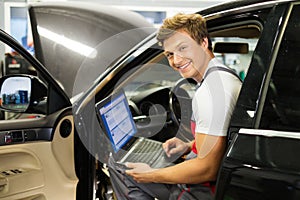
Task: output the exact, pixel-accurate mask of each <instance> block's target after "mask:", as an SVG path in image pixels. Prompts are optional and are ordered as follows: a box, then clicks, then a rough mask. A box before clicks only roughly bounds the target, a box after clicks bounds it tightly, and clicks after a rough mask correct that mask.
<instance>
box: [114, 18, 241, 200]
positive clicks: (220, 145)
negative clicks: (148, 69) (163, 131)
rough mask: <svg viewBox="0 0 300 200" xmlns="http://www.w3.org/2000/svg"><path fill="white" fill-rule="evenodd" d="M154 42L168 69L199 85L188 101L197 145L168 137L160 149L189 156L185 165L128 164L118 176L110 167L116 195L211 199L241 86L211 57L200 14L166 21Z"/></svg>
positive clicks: (236, 78)
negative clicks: (191, 79)
mask: <svg viewBox="0 0 300 200" xmlns="http://www.w3.org/2000/svg"><path fill="white" fill-rule="evenodd" d="M157 39H158V41H159V43H160V44H161V45H162V47H163V49H164V54H165V56H166V57H167V58H168V61H169V64H170V66H171V67H172V68H173V69H174V70H176V71H178V72H179V73H180V74H181V76H182V77H184V78H193V79H195V80H196V81H197V82H198V83H199V88H198V89H197V91H196V93H195V96H194V98H193V102H192V109H193V121H194V126H193V127H194V129H195V130H194V133H195V140H194V141H193V142H189V143H185V142H183V141H181V140H179V139H178V138H172V139H170V140H168V141H166V142H165V143H164V144H163V147H164V149H165V151H166V154H167V155H168V156H171V155H172V154H178V153H179V152H181V153H186V154H188V155H187V159H186V160H185V161H184V162H182V163H179V164H176V165H174V166H171V167H166V168H162V169H152V168H150V167H149V166H148V165H146V164H143V163H128V164H127V167H128V168H129V169H128V170H126V171H125V172H123V173H122V172H121V171H120V170H118V169H117V167H116V166H114V165H113V163H112V162H111V163H110V174H111V180H112V184H113V187H114V192H115V194H116V196H117V198H118V199H139V200H141V199H143V200H144V199H154V198H157V199H212V198H213V191H212V190H211V188H210V187H208V186H207V184H208V183H210V182H212V181H216V177H217V173H218V169H219V167H220V163H221V160H222V157H223V155H224V152H225V147H226V135H227V128H228V124H229V119H230V117H231V114H232V111H233V109H234V106H235V103H236V99H237V97H238V94H239V91H240V86H241V82H240V80H239V79H238V77H236V76H235V75H234V74H232V73H230V72H229V70H228V68H227V67H226V66H224V65H223V64H221V63H220V62H219V61H218V60H217V59H216V58H215V57H214V55H213V53H212V50H211V49H212V48H211V43H210V39H209V35H208V31H207V28H206V22H205V19H204V18H203V17H202V16H201V15H199V14H177V15H175V16H174V17H172V18H168V19H165V20H164V23H163V25H162V26H161V27H160V29H159V31H158V34H157ZM216 67H219V68H220V67H221V68H223V69H224V68H225V69H227V70H220V69H219V68H218V69H216Z"/></svg>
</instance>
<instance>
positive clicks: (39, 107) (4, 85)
mask: <svg viewBox="0 0 300 200" xmlns="http://www.w3.org/2000/svg"><path fill="white" fill-rule="evenodd" d="M46 99H47V87H46V85H45V84H44V83H42V82H41V81H40V80H39V79H38V78H37V77H35V76H31V75H8V76H4V77H1V78H0V109H1V110H4V111H9V112H21V113H40V114H45V113H46V107H45V106H46Z"/></svg>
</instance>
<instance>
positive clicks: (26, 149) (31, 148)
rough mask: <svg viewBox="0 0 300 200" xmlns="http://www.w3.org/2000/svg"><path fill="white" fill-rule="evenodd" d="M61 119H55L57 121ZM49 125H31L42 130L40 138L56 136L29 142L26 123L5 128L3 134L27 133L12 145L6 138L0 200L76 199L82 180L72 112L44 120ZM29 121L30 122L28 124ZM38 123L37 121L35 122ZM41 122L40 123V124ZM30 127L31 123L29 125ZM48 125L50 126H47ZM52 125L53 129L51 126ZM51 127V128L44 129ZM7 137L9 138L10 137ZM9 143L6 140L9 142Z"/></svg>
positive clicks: (0, 167) (0, 170)
mask: <svg viewBox="0 0 300 200" xmlns="http://www.w3.org/2000/svg"><path fill="white" fill-rule="evenodd" d="M54 116H56V118H57V119H55V117H54ZM43 120H44V121H45V123H41V124H39V126H40V128H39V127H37V126H33V125H32V124H34V125H37V123H35V122H34V123H31V127H35V129H31V130H39V131H37V132H36V133H37V134H36V135H41V134H43V130H44V132H45V133H46V134H48V133H49V130H52V134H51V135H50V136H51V137H49V135H47V136H45V137H43V136H40V137H36V140H31V141H26V140H25V134H24V132H25V133H26V130H28V128H29V127H30V125H28V126H27V129H17V128H16V127H24V126H23V124H24V121H22V122H20V120H18V121H15V123H13V122H10V125H11V127H13V128H10V129H8V126H9V125H7V124H6V125H5V129H3V128H2V126H1V125H2V122H0V127H1V130H2V131H1V133H2V134H3V133H6V134H7V135H9V134H8V133H12V132H14V133H23V139H22V141H21V139H20V140H19V141H16V142H13V141H12V142H11V143H8V144H3V141H4V142H5V135H4V137H2V143H1V146H0V163H1V165H0V199H1V200H2V199H3V200H4V199H76V196H75V194H76V185H77V182H78V179H77V177H76V174H75V166H74V128H73V127H74V122H73V117H72V115H71V113H70V112H63V113H56V114H55V115H54V114H53V115H49V116H48V117H45V118H44V119H43ZM28 121H29V120H27V122H28ZM33 121H34V120H33ZM38 121H39V120H38ZM66 123H67V125H66ZM28 124H30V123H28ZM45 124H48V126H45ZM50 124H52V127H50V126H49V125H50ZM43 127H47V128H43ZM7 135H6V136H7ZM8 140H9V139H7V138H6V141H8Z"/></svg>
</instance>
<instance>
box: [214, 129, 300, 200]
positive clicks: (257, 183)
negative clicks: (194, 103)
mask: <svg viewBox="0 0 300 200" xmlns="http://www.w3.org/2000/svg"><path fill="white" fill-rule="evenodd" d="M299 139H300V137H299V133H295V132H294V133H291V132H282V131H270V130H258V129H241V130H240V131H239V133H238V134H237V135H236V136H235V138H234V140H233V141H232V144H231V146H230V148H229V150H228V153H227V155H226V157H225V159H224V165H223V168H222V171H221V174H222V177H223V178H224V177H225V176H226V177H227V178H226V179H225V178H224V179H223V180H220V181H219V185H218V187H219V188H220V189H219V192H218V193H217V194H218V195H217V198H216V199H224V198H225V199H227V198H228V199H299V197H300V191H299V186H298V184H299V180H300V176H299V173H298V171H299V170H298V169H299V167H300V162H299V159H298V155H297V153H296V151H295V150H296V149H299V148H300V140H299ZM282 152H284V153H282ZM225 185H226V187H225ZM224 189H225V190H224Z"/></svg>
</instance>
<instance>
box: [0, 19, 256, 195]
mask: <svg viewBox="0 0 300 200" xmlns="http://www.w3.org/2000/svg"><path fill="white" fill-rule="evenodd" d="M261 29H262V26H261V25H260V24H259V23H258V22H257V23H256V22H255V23H254V22H253V21H249V22H244V23H236V24H231V25H226V26H225V25H224V26H219V27H218V28H214V29H211V30H210V32H211V40H212V43H213V47H214V53H215V56H216V57H217V58H219V59H220V60H221V61H223V63H224V64H225V65H227V66H229V67H230V68H232V69H233V70H234V71H235V72H236V73H237V74H238V75H239V76H240V77H241V79H243V80H244V79H245V78H246V74H247V69H248V67H249V65H250V62H251V58H252V54H253V51H254V50H255V46H256V44H257V41H258V38H259V36H260V32H261ZM1 45H4V44H1ZM4 46H7V45H4ZM153 48H154V49H155V48H157V46H156V45H154V46H153ZM6 49H7V48H6ZM151 52H152V51H150V53H151ZM154 52H155V53H154V54H153V55H152V56H150V57H149V58H147V59H146V61H145V60H143V61H141V57H142V55H140V57H138V59H137V60H138V61H132V62H133V63H131V64H129V65H128V66H129V67H126V66H125V67H123V68H122V70H120V71H119V72H118V73H115V74H112V75H111V76H109V77H108V78H107V80H106V81H107V84H106V85H105V86H103V85H101V84H100V85H99V86H98V87H99V89H97V91H98V92H97V93H96V94H95V99H94V100H93V101H91V102H90V104H91V106H90V107H89V106H87V107H86V108H85V112H84V113H81V114H80V118H85V117H86V116H90V114H91V113H92V114H93V113H94V110H93V109H94V105H95V103H97V102H98V101H100V100H101V99H103V98H104V97H105V96H106V95H108V94H109V93H111V92H113V90H114V89H120V88H122V89H124V91H125V94H126V96H127V100H128V103H129V106H130V110H131V112H132V115H133V118H134V120H135V122H136V125H137V128H138V130H139V136H143V137H148V138H152V139H155V140H159V141H165V140H167V139H168V138H171V137H174V136H177V137H180V138H182V139H184V140H187V141H188V140H192V137H191V133H190V128H189V126H190V124H189V123H190V116H191V99H192V97H193V94H194V92H195V84H196V83H195V82H194V81H193V80H186V79H182V78H181V77H180V75H179V74H178V73H177V72H175V71H173V70H172V68H171V67H170V66H169V64H168V62H167V60H166V58H165V56H164V55H163V54H162V51H161V50H157V49H156V50H154ZM0 53H1V55H5V54H6V53H7V52H5V51H3V52H0ZM139 59H140V60H139ZM6 62H7V60H5V59H3V60H2V72H3V71H5V70H4V68H5V67H6V66H7V63H6ZM22 62H23V61H22ZM31 71H32V69H31ZM26 73H27V72H26ZM26 73H25V74H26ZM14 74H15V75H16V76H17V75H18V74H24V73H23V72H21V71H14ZM2 75H3V76H4V75H8V73H7V71H6V73H3V74H2ZM33 76H35V77H36V79H38V80H39V81H40V82H41V83H43V85H45V88H44V90H46V91H47V90H48V88H47V86H48V84H49V83H47V81H46V80H44V79H43V77H42V76H40V75H39V74H36V75H33ZM20 77H21V76H20ZM3 86H4V85H3V84H2V88H1V92H0V94H6V93H7V92H5V90H4V89H3ZM33 89H34V90H37V89H35V88H33ZM16 91H17V90H16ZM45 96H46V95H45ZM1 98H3V95H2V97H1ZM48 98H49V96H48ZM48 98H47V96H46V97H45V98H44V99H43V101H44V102H46V103H47V101H48V100H49V99H48ZM1 102H3V99H2V100H1ZM41 102H42V101H41ZM14 103H16V102H14ZM1 106H3V104H1ZM77 117H78V116H77ZM86 118H87V119H90V118H89V117H86ZM87 119H86V120H87ZM77 120H78V119H76V118H74V117H73V116H72V114H71V112H70V111H64V110H61V111H59V112H56V113H51V114H48V112H44V113H43V112H40V110H38V109H36V110H31V112H29V113H27V112H12V111H9V109H6V110H5V111H2V118H1V121H2V122H6V123H7V122H9V123H8V125H7V130H10V129H11V127H10V126H9V124H14V123H15V124H18V126H15V129H14V131H2V132H1V133H0V138H1V140H2V139H3V141H4V142H3V143H0V163H5V164H2V165H1V168H0V199H5V198H6V197H8V196H10V197H12V198H13V199H39V200H43V199H54V198H55V199H70V196H74V195H75V193H76V192H75V190H76V187H77V190H78V186H77V183H78V181H79V182H80V181H81V178H82V176H83V175H78V172H77V171H76V165H81V164H83V163H84V162H85V158H82V157H75V156H74V155H80V152H77V151H78V150H77V149H76V145H74V138H75V137H77V135H76V134H75V133H76V132H75V129H76V130H77V131H78V134H79V137H80V139H81V140H82V143H84V145H85V146H86V147H90V146H93V150H90V149H89V153H90V154H93V156H94V157H95V158H96V159H97V162H96V163H94V164H95V166H93V167H92V168H91V169H94V170H95V173H94V176H95V177H94V179H95V181H94V185H93V188H94V190H95V192H94V193H95V194H94V195H96V196H99V197H101V198H102V197H103V196H104V195H107V194H108V193H111V192H112V191H111V189H110V188H109V173H108V172H107V167H106V163H107V159H108V156H109V152H110V151H112V149H111V147H110V146H109V143H108V138H105V136H104V134H103V131H102V130H101V128H100V126H99V124H97V119H96V116H94V118H93V119H92V120H91V121H86V120H83V121H82V122H84V123H83V126H85V127H82V126H80V127H79V126H78V121H77ZM26 123H27V125H24V124H26ZM37 124H38V125H37ZM75 124H76V125H75ZM80 125H82V124H80ZM11 126H12V125H11ZM18 127H19V128H18ZM24 127H25V128H24ZM31 127H35V128H31ZM87 127H88V128H87ZM82 129H84V130H85V131H84V132H83V133H84V134H86V133H88V134H90V135H89V138H94V140H93V142H94V144H90V143H89V142H88V141H90V140H88V139H87V136H86V135H82V134H81V133H79V132H80V131H81V130H82ZM66 130H68V131H67V132H66ZM26 131H27V132H26ZM30 131H31V132H33V134H34V135H39V136H43V135H47V137H50V138H47V137H46V136H45V137H42V138H41V140H39V141H37V140H33V141H30V142H25V139H24V138H25V136H26V138H27V137H29V135H30V133H29V132H30ZM18 132H21V134H20V135H21V136H20V137H21V138H20V140H19V141H17V142H16V143H14V142H13V143H12V144H10V145H7V143H6V142H5V141H8V140H9V137H10V136H11V135H12V134H15V135H18ZM64 132H66V134H65V135H64V134H62V133H64ZM25 133H26V134H25ZM49 133H52V135H51V134H50V136H49ZM87 143H88V144H87ZM94 145H95V146H94ZM88 175H91V174H88ZM78 177H79V179H78ZM103 180H105V181H107V182H105V181H104V182H103ZM1 182H3V183H8V182H9V189H10V190H8V189H7V188H8V187H6V185H7V184H2V183H1ZM83 183H84V181H83V182H81V186H80V187H84V184H83ZM62 185H63V187H64V193H63V194H61V195H60V196H59V198H58V197H57V191H59V189H61V186H62ZM77 195H79V194H77ZM74 199H75V198H74Z"/></svg>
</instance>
